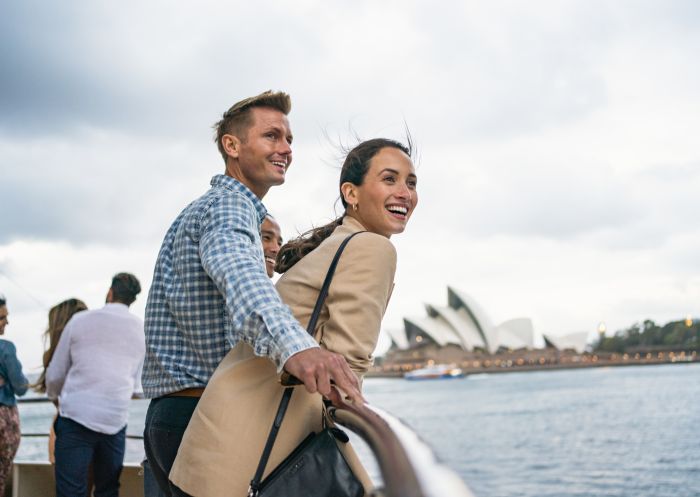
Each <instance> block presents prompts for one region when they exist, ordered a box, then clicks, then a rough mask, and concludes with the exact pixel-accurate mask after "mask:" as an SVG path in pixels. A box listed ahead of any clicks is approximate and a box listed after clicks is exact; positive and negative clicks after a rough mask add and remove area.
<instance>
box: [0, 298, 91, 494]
mask: <svg viewBox="0 0 700 497" xmlns="http://www.w3.org/2000/svg"><path fill="white" fill-rule="evenodd" d="M86 310H87V305H85V302H83V301H82V300H80V299H68V300H64V301H63V302H60V303H58V304H56V305H55V306H53V307H52V308H51V309H50V310H49V326H48V328H46V331H45V332H44V347H45V348H46V350H45V351H44V356H43V358H42V365H43V369H42V371H41V374H40V375H39V379H38V380H37V381H36V383H34V384H32V385H31V386H32V388H34V390H35V391H37V392H38V393H46V369H47V368H48V367H49V364H50V363H51V359H52V358H53V354H54V352H55V351H56V346H57V345H58V341H59V340H60V338H61V334H62V333H63V330H64V328H65V327H66V325H67V324H68V321H70V318H72V317H73V314H75V313H76V312H80V311H86ZM55 420H56V418H54V421H55ZM55 445H56V433H55V432H54V429H53V426H52V427H51V430H50V431H49V462H50V463H52V464H53V463H54V462H56V459H55V457H54V447H55ZM0 495H1V494H0Z"/></svg>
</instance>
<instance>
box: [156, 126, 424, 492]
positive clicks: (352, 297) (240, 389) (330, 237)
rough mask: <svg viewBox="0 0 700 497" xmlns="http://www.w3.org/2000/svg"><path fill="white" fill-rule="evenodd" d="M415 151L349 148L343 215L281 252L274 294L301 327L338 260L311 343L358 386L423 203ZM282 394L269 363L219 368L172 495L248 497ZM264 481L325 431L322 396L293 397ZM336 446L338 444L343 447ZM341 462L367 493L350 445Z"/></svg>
mask: <svg viewBox="0 0 700 497" xmlns="http://www.w3.org/2000/svg"><path fill="white" fill-rule="evenodd" d="M411 149H412V147H411V145H410V138H409V145H408V146H405V145H403V144H401V143H399V142H396V141H393V140H387V139H374V140H368V141H365V142H362V143H360V144H359V145H357V146H356V147H355V148H353V149H352V150H351V151H350V152H349V153H348V155H347V158H346V159H345V161H344V164H343V167H342V170H341V173H340V181H339V190H340V195H341V197H340V198H341V202H342V205H343V207H344V208H345V211H344V213H343V215H341V216H340V217H338V218H337V219H336V220H334V221H332V222H331V223H329V224H327V225H325V226H321V227H319V228H315V229H312V230H310V231H308V232H307V233H305V234H303V235H302V236H301V237H299V238H298V239H296V240H292V241H290V242H288V243H287V244H286V245H284V246H283V247H282V248H281V250H280V253H279V255H278V263H277V266H276V268H275V269H276V270H277V271H278V272H280V273H283V274H282V276H281V277H280V279H279V281H278V282H277V290H278V291H279V294H280V296H281V297H282V299H283V301H284V302H285V303H286V304H288V305H289V306H290V307H291V309H292V311H293V312H294V315H295V316H296V318H297V319H298V320H299V322H301V323H307V322H309V320H310V318H311V315H312V312H313V309H314V306H315V304H316V300H317V298H318V295H319V293H320V291H321V288H322V286H323V282H324V280H325V278H326V274H327V272H328V268H329V266H330V264H331V261H332V260H333V258H334V257H335V254H336V251H337V249H338V247H339V246H340V245H341V243H343V241H344V240H345V239H346V238H347V237H349V236H351V235H353V234H357V236H354V237H353V238H352V240H350V241H349V243H348V244H347V247H346V248H345V250H344V252H343V253H342V256H341V257H340V259H339V262H338V265H337V268H336V271H335V274H334V276H333V279H332V281H331V284H330V288H329V290H328V296H327V298H326V300H325V302H324V303H323V307H322V308H321V312H320V314H319V318H318V321H317V323H316V329H315V330H314V338H315V340H316V341H317V342H318V343H319V344H320V346H321V347H322V348H324V349H326V350H329V351H333V352H335V353H338V354H340V355H342V356H343V357H344V358H345V359H346V360H347V363H348V364H349V365H350V368H351V369H352V370H353V372H354V374H356V375H357V377H358V381H361V378H362V376H363V375H364V374H365V373H366V372H367V370H368V369H369V367H370V365H371V363H372V352H373V351H374V349H375V347H376V344H377V339H378V336H379V330H380V325H381V320H382V317H383V315H384V312H385V310H386V306H387V304H388V301H389V297H390V295H391V292H392V290H393V286H394V273H395V269H396V250H395V248H394V246H393V244H392V243H391V241H390V237H391V236H392V235H394V234H398V233H402V232H403V231H404V229H405V227H406V224H407V223H408V220H409V219H410V217H411V214H412V213H413V210H414V208H415V207H416V204H417V203H418V195H417V190H416V187H417V178H416V174H415V168H414V165H413V162H412V160H411V151H412V150H411ZM284 388H285V387H284V386H282V385H281V384H280V382H279V378H278V374H277V369H276V368H275V365H274V363H273V362H272V361H270V360H269V359H267V358H264V357H256V356H255V354H254V351H253V350H252V348H251V347H250V346H249V345H248V344H245V343H240V344H238V345H237V346H236V347H235V348H233V349H232V350H231V351H230V352H229V353H228V354H227V355H226V357H225V358H224V360H223V361H222V362H221V364H220V365H219V367H218V368H217V369H216V371H215V372H214V375H213V376H212V378H211V379H210V381H209V384H208V386H207V388H206V389H205V391H204V394H203V395H202V398H201V400H200V402H199V404H198V406H197V408H196V409H195V412H194V415H193V416H192V419H191V421H190V423H189V426H188V428H187V431H186V432H185V435H184V437H183V439H182V443H181V445H180V450H179V452H178V455H177V458H176V460H175V463H174V465H173V468H172V471H171V473H170V479H171V481H172V483H173V485H174V486H175V487H176V488H175V490H176V495H193V496H197V497H224V496H226V497H229V496H230V497H244V496H245V495H246V492H247V491H248V486H249V483H250V481H251V478H252V477H253V475H254V473H255V470H256V467H257V465H258V462H259V460H260V456H261V454H262V451H263V447H264V446H265V443H266V440H267V437H268V434H269V432H270V427H271V426H272V424H273V420H274V418H275V416H276V412H277V407H278V404H279V402H280V398H281V397H282V394H283V391H284ZM296 390H297V391H296V392H295V393H294V396H293V397H292V398H291V400H290V402H289V406H288V409H287V412H286V415H285V417H284V419H283V422H282V425H281V427H280V431H279V435H278V437H277V439H276V441H275V443H274V445H273V446H272V452H271V454H270V459H269V460H268V462H267V465H266V467H265V473H264V476H267V475H269V474H270V473H271V472H272V471H273V470H274V469H275V468H276V466H278V465H279V464H280V463H281V462H282V461H283V460H284V458H286V457H287V456H288V455H289V454H290V453H291V452H292V451H293V449H294V448H295V447H297V446H298V445H299V444H300V443H301V442H302V441H303V440H304V439H305V438H306V437H307V435H309V434H310V433H312V432H315V433H318V432H320V431H321V430H322V429H323V428H322V419H323V405H322V396H321V395H319V394H318V393H310V392H307V391H305V390H303V389H299V388H296ZM339 445H340V444H339ZM340 448H341V450H342V451H343V452H344V456H345V458H346V460H347V462H348V464H349V465H350V467H351V468H352V470H353V473H354V474H355V476H357V478H358V479H359V480H360V482H361V483H362V485H363V486H364V488H365V491H366V492H369V490H370V488H371V486H372V483H371V480H370V479H369V476H368V475H367V473H366V471H365V470H364V468H363V467H362V465H361V463H360V462H359V459H358V458H357V456H356V455H355V453H354V451H353V450H352V448H351V447H350V445H349V444H347V445H344V446H341V447H340Z"/></svg>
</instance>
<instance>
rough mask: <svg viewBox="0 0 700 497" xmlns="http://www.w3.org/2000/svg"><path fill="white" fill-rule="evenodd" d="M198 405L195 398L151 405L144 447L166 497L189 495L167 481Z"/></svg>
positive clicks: (166, 399) (156, 401) (164, 400)
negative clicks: (183, 436)
mask: <svg viewBox="0 0 700 497" xmlns="http://www.w3.org/2000/svg"><path fill="white" fill-rule="evenodd" d="M197 402H199V399H198V398H196V397H160V398H157V399H153V400H151V403H150V404H149V405H148V412H146V426H145V429H144V432H143V445H144V449H145V451H146V459H148V464H149V465H150V467H151V473H152V474H153V477H154V478H155V480H156V482H158V486H159V487H160V489H161V491H162V492H163V494H165V495H166V496H175V497H178V496H184V495H187V494H185V493H183V492H182V491H181V490H179V489H178V488H177V487H176V486H175V485H173V484H171V483H170V482H169V481H168V474H170V468H172V466H173V462H174V461H175V456H176V455H177V449H178V447H180V442H181V441H182V435H183V434H184V433H185V429H186V428H187V424H188V423H189V422H190V418H191V417H192V413H193V412H194V409H195V407H197ZM146 497H149V496H146Z"/></svg>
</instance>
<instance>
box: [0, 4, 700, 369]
mask: <svg viewBox="0 0 700 497" xmlns="http://www.w3.org/2000/svg"><path fill="white" fill-rule="evenodd" d="M699 28H700V6H699V4H698V3H697V2H694V1H692V0H688V1H680V0H678V1H676V0H665V1H663V2H662V1H643V0H638V1H637V0H635V1H624V0H621V1H615V2H608V1H595V0H593V1H591V0H582V1H575V0H571V1H567V0H553V1H531V2H520V1H504V0H495V1H490V2H476V1H467V0H459V1H456V0H446V1H443V2H437V3H436V2H432V3H429V2H419V1H410V0H409V1H406V0H402V1H381V2H377V1H368V0H356V1H353V2H349V1H327V2H321V1H314V0H297V1H295V2H283V1H274V0H271V1H267V2H262V3H260V2H216V1H199V2H172V1H164V0H161V1H150V2H134V1H122V2H77V1H73V2H71V1H62V2H52V1H49V2H46V1H37V0H23V1H21V2H19V1H8V2H3V3H2V5H1V6H0V168H1V174H2V175H1V176H0V184H1V185H2V188H1V192H0V214H1V218H2V223H1V225H0V226H1V229H0V293H4V294H5V296H6V297H7V298H8V300H9V310H10V313H11V316H10V325H9V326H8V328H7V330H6V331H7V333H6V335H7V338H9V339H11V340H13V341H14V342H15V343H16V344H17V346H18V350H19V355H20V359H21V360H22V361H23V363H24V365H25V368H26V369H28V370H32V369H33V368H36V367H37V366H38V365H39V364H40V356H41V349H42V347H41V342H40V335H41V333H42V331H43V329H44V328H45V326H46V312H47V310H48V308H49V307H50V306H51V305H53V304H55V303H57V302H59V301H61V300H63V299H65V298H68V297H73V296H75V297H79V298H82V299H83V300H85V301H86V302H87V303H88V305H89V306H90V307H97V306H99V305H101V303H102V302H103V300H104V295H105V293H106V291H107V287H108V286H109V281H110V278H111V276H112V275H113V274H114V273H116V272H118V271H122V270H127V271H131V272H134V273H135V274H136V275H137V276H138V277H139V278H140V279H141V281H142V283H143V284H144V287H145V288H148V285H149V283H150V280H151V274H152V271H153V264H154V261H155V258H156V255H157V251H158V247H159V245H160V242H161V240H162V237H163V235H164V233H165V231H166V229H167V227H168V225H169V223H170V222H171V221H172V219H173V218H174V217H175V216H176V215H177V214H178V212H179V211H180V209H181V208H182V207H184V205H185V204H186V203H188V202H189V201H190V200H192V199H193V198H195V197H196V196H198V195H200V194H201V193H202V192H204V191H205V190H206V188H207V187H208V182H209V179H210V177H211V176H213V175H214V174H217V173H220V172H222V170H223V162H222V161H221V158H220V157H219V156H218V153H217V151H216V147H215V145H214V144H213V142H212V130H211V125H212V124H213V123H214V122H215V121H216V120H217V119H218V118H219V116H220V114H221V113H222V112H223V111H224V110H225V109H227V108H228V107H229V106H230V105H231V104H232V103H234V102H235V101H237V100H239V99H241V98H243V97H246V96H249V95H252V94H256V93H259V92H260V91H263V90H266V89H270V88H272V89H280V90H285V91H287V92H289V93H290V94H291V95H292V98H293V110H292V113H291V115H290V120H291V123H292V128H293V131H294V134H295V146H294V163H293V165H292V168H291V169H290V171H289V175H288V180H287V183H286V184H285V185H284V186H282V187H279V188H276V189H273V190H271V192H270V193H269V194H268V196H267V197H266V198H265V203H266V205H267V206H268V208H269V209H270V210H271V212H272V213H274V215H275V216H276V217H277V218H278V219H279V220H280V222H281V224H282V227H283V233H284V235H285V238H289V237H291V236H293V235H294V234H296V232H297V231H298V230H305V229H307V228H309V227H310V226H311V225H312V224H319V223H322V222H325V221H327V220H328V219H330V218H331V217H334V210H333V209H334V201H335V198H336V196H337V194H336V181H337V174H338V170H337V166H338V165H339V156H338V151H337V147H336V145H337V144H338V143H339V142H343V143H347V142H350V143H352V136H353V133H357V134H359V135H360V136H362V137H364V138H369V137H375V136H388V137H393V138H402V130H403V126H404V122H405V123H407V124H408V126H409V127H410V130H411V132H412V134H413V136H414V138H415V140H416V142H417V144H418V146H419V149H420V157H419V159H418V175H419V193H420V204H419V206H418V208H417V210H416V212H415V214H414V217H413V218H412V220H411V222H410V224H409V227H408V229H407V231H406V232H405V233H404V234H402V235H399V236H396V237H394V238H392V240H393V241H394V242H395V245H396V246H397V250H398V253H399V267H398V272H397V275H396V289H395V291H394V294H393V297H392V301H391V303H390V305H389V310H388V312H387V315H386V318H385V321H384V325H385V327H400V326H401V323H402V321H401V318H402V316H405V315H422V314H424V311H423V303H424V302H430V303H434V304H444V303H445V302H446V293H447V292H446V286H447V285H453V286H455V287H457V288H459V289H461V290H462V291H464V292H465V293H467V294H470V295H471V296H473V297H474V298H475V299H476V300H477V301H478V302H480V303H481V305H482V307H484V308H485V309H486V311H487V312H488V313H489V314H490V315H491V317H492V319H493V320H494V321H495V322H499V321H504V320H506V319H509V318H514V317H521V316H527V317H531V318H532V319H533V322H534V325H535V328H536V331H537V332H540V333H541V332H545V333H552V334H565V333H570V332H575V331H584V330H589V331H595V330H596V328H597V327H598V323H600V322H605V323H606V324H607V326H608V329H609V330H611V331H614V330H616V329H620V328H623V327H626V326H628V325H630V324H631V323H633V322H635V321H639V320H643V319H646V318H651V319H654V320H656V321H658V322H666V321H668V320H671V319H680V318H684V317H685V316H686V315H688V314H691V315H693V316H696V317H698V316H700V257H699V256H698V254H700V231H699V230H698V212H700V195H698V192H700V147H699V146H698V143H699V142H698V138H697V137H698V135H699V134H700V65H699V64H698V63H697V56H698V53H700V29H699ZM144 304H145V295H143V296H142V297H141V298H140V299H139V300H138V301H137V303H136V304H134V310H135V312H137V313H139V314H143V308H144Z"/></svg>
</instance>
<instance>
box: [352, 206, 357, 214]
mask: <svg viewBox="0 0 700 497" xmlns="http://www.w3.org/2000/svg"><path fill="white" fill-rule="evenodd" d="M352 210H354V211H355V212H357V204H352Z"/></svg>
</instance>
